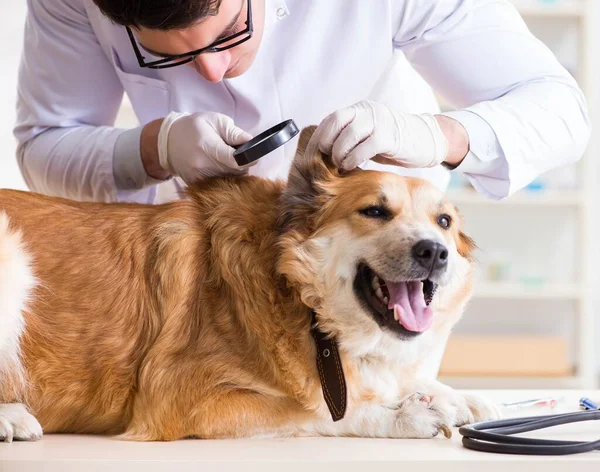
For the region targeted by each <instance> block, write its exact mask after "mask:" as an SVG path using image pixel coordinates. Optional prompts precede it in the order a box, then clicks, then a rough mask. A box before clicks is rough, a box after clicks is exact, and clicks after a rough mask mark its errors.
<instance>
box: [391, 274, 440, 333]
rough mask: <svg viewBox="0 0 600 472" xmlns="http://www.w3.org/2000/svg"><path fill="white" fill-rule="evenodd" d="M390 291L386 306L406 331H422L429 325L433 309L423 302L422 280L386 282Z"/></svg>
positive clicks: (431, 320)
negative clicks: (392, 311)
mask: <svg viewBox="0 0 600 472" xmlns="http://www.w3.org/2000/svg"><path fill="white" fill-rule="evenodd" d="M386 285H387V288H388V291H389V292H390V301H389V304H388V308H389V309H390V310H394V313H395V314H396V316H397V317H398V321H399V322H400V324H401V325H402V326H404V327H405V328H406V329H407V330H408V331H414V332H416V333H422V332H423V331H425V330H427V329H429V328H430V327H431V323H432V322H433V310H432V309H431V308H430V307H428V306H427V304H426V303H425V296H424V295H423V282H417V281H414V282H398V283H394V282H387V281H386Z"/></svg>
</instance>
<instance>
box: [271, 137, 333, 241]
mask: <svg viewBox="0 0 600 472" xmlns="http://www.w3.org/2000/svg"><path fill="white" fill-rule="evenodd" d="M316 129H317V127H316V126H309V127H307V128H304V129H303V130H302V132H301V133H300V137H299V139H298V147H297V148H296V155H295V157H294V162H293V163H292V167H291V169H290V174H289V177H288V183H287V187H286V189H285V191H284V192H283V195H282V197H281V198H282V201H281V214H280V218H279V227H280V229H281V230H287V229H290V228H291V227H295V226H297V225H298V224H303V225H305V226H309V225H310V219H311V218H310V217H311V215H314V213H315V212H316V211H317V210H318V209H319V208H321V207H322V206H323V205H324V204H325V203H326V202H327V200H329V198H331V196H333V191H334V188H333V187H334V186H333V185H329V184H332V183H333V182H334V181H335V180H336V179H337V178H338V177H339V173H338V171H337V170H336V169H335V168H334V166H333V164H332V163H331V158H330V157H329V156H326V155H324V154H323V153H321V151H319V148H318V145H317V141H318V140H317V136H316V135H315V130H316Z"/></svg>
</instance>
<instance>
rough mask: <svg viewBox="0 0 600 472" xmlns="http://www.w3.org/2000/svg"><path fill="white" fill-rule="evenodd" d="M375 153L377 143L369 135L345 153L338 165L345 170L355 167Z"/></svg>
mask: <svg viewBox="0 0 600 472" xmlns="http://www.w3.org/2000/svg"><path fill="white" fill-rule="evenodd" d="M375 155H377V143H376V141H375V140H374V139H373V138H372V137H369V138H367V139H366V140H364V141H362V142H360V143H359V144H358V145H357V146H356V147H354V149H352V150H351V151H350V152H349V153H348V154H347V155H346V157H345V159H344V160H343V161H342V162H341V166H340V167H341V169H342V170H345V171H349V170H352V169H355V168H357V167H358V166H360V165H361V164H362V163H363V162H365V161H368V160H369V159H372V158H373V157H374V156H375Z"/></svg>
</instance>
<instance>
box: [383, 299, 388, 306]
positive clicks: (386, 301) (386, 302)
mask: <svg viewBox="0 0 600 472" xmlns="http://www.w3.org/2000/svg"><path fill="white" fill-rule="evenodd" d="M388 302H389V300H388V297H383V303H385V304H386V305H387V304H388Z"/></svg>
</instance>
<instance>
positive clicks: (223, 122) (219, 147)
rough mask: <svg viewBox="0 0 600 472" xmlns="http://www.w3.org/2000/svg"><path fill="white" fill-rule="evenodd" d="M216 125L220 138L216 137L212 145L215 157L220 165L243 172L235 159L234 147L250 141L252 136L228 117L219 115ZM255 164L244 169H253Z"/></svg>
mask: <svg viewBox="0 0 600 472" xmlns="http://www.w3.org/2000/svg"><path fill="white" fill-rule="evenodd" d="M214 125H215V128H214V129H215V131H216V134H217V135H218V136H215V138H216V139H215V142H214V143H213V144H212V147H213V155H214V156H215V157H216V158H217V161H218V162H219V163H220V164H222V165H224V166H226V167H227V168H228V169H230V170H236V171H238V170H241V169H240V167H239V166H238V163H237V162H236V161H235V158H234V157H233V153H234V151H235V148H234V147H233V146H236V147H237V146H240V145H242V144H244V143H246V142H248V141H250V140H251V139H252V135H251V134H250V133H247V132H246V131H244V130H243V129H241V128H238V127H237V126H235V124H234V122H233V120H232V119H231V118H230V117H228V116H226V115H219V116H218V118H217V120H216V122H215V123H214ZM254 164H255V163H252V164H251V165H247V166H244V168H247V167H251V166H252V165H254ZM229 173H231V172H229Z"/></svg>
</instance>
